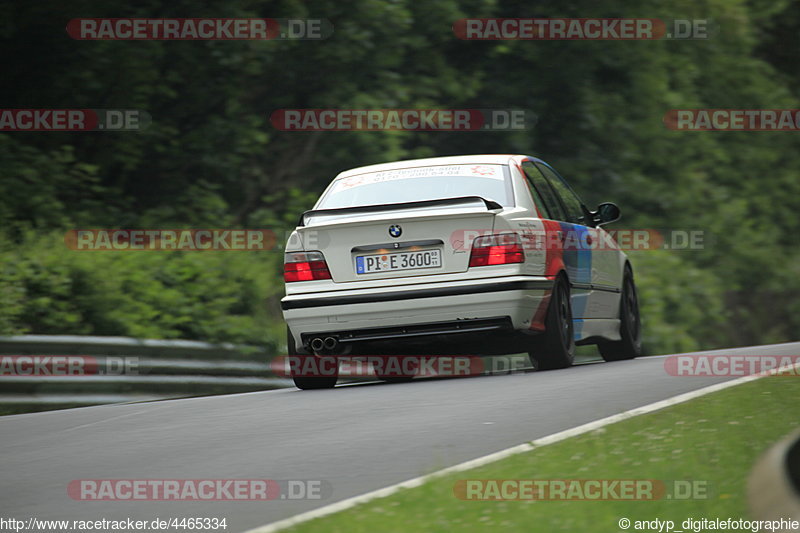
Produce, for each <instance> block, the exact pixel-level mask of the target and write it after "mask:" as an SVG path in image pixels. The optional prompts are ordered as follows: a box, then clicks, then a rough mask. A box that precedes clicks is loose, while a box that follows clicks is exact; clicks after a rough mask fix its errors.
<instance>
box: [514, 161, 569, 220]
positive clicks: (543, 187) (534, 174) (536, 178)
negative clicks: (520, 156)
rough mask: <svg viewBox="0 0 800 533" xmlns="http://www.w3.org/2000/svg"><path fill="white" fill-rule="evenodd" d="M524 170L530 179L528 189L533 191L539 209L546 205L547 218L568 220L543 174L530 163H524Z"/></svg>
mask: <svg viewBox="0 0 800 533" xmlns="http://www.w3.org/2000/svg"><path fill="white" fill-rule="evenodd" d="M522 170H524V171H525V177H527V178H528V179H527V182H528V188H529V189H530V190H531V195H532V196H533V200H534V201H535V202H537V206H538V207H541V206H542V205H544V212H545V216H547V217H549V218H550V219H551V220H566V218H565V215H564V210H563V209H562V208H561V204H560V203H559V201H558V198H557V197H556V194H555V192H553V189H552V188H551V187H550V185H548V183H547V180H545V179H544V176H543V175H542V173H541V172H539V171H538V170H537V169H536V167H535V166H533V163H531V162H530V161H525V162H524V163H522Z"/></svg>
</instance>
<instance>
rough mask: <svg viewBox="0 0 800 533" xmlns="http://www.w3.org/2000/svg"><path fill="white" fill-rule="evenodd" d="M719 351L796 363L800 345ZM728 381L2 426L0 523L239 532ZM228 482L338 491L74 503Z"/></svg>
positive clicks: (576, 375)
mask: <svg viewBox="0 0 800 533" xmlns="http://www.w3.org/2000/svg"><path fill="white" fill-rule="evenodd" d="M710 353H735V354H740V355H741V354H771V355H796V354H798V353H800V343H792V344H780V345H771V346H761V347H750V348H737V349H729V350H717V351H716V352H710ZM728 379H730V378H728ZM720 381H724V379H722V378H702V377H674V376H670V375H669V374H668V373H667V372H666V371H665V369H664V359H663V358H662V357H655V358H642V359H637V360H633V361H623V362H617V363H597V364H585V365H579V366H575V367H573V368H570V369H566V370H557V371H550V372H538V373H537V372H531V373H521V374H511V375H495V376H482V377H475V378H463V379H450V380H418V381H415V382H412V383H405V384H383V383H380V384H357V385H347V386H340V387H337V388H336V389H333V390H323V391H298V390H296V389H284V390H277V391H267V392H257V393H248V394H237V395H229V396H216V397H208V398H194V399H186V400H170V401H162V402H153V403H141V404H126V405H109V406H100V407H88V408H82V409H73V410H69V411H56V412H47V413H33V414H26V415H15V416H8V417H2V418H0V517H3V518H10V517H14V518H17V519H27V518H28V517H37V518H43V519H61V520H63V519H69V520H73V519H74V520H99V519H102V518H106V519H126V518H129V517H130V518H133V519H140V520H152V519H154V518H162V519H166V518H170V517H182V516H186V517H191V516H196V517H219V518H222V517H225V518H226V519H227V524H228V528H227V531H228V532H230V531H234V532H237V531H243V530H245V529H248V528H252V527H256V526H259V525H262V524H265V523H269V522H273V521H276V520H279V519H282V518H286V517H289V516H292V515H294V514H297V513H299V512H302V511H306V510H309V509H313V508H315V507H318V506H322V505H325V504H328V503H332V502H334V501H337V500H340V499H343V498H347V497H350V496H354V495H357V494H361V493H364V492H367V491H370V490H374V489H377V488H381V487H384V486H386V485H390V484H393V483H397V482H400V481H404V480H406V479H409V478H412V477H415V476H418V475H422V474H426V473H429V472H431V471H434V470H437V469H439V468H443V467H446V466H450V465H453V464H457V463H460V462H462V461H466V460H469V459H473V458H475V457H479V456H482V455H485V454H488V453H491V452H494V451H498V450H500V449H503V448H507V447H510V446H513V445H517V444H520V443H523V442H526V441H529V440H532V439H535V438H539V437H543V436H546V435H549V434H551V433H555V432H558V431H561V430H564V429H568V428H571V427H574V426H577V425H580V424H583V423H586V422H590V421H592V420H595V419H598V418H602V417H605V416H609V415H612V414H615V413H619V412H621V411H625V410H628V409H632V408H635V407H639V406H642V405H646V404H648V403H652V402H655V401H658V400H663V399H665V398H669V397H671V396H675V395H677V394H681V393H684V392H688V391H691V390H694V389H698V388H701V387H704V386H707V385H710V384H713V383H719V382H720ZM701 401H702V400H701ZM231 478H236V479H254V478H263V479H276V480H287V479H293V480H324V481H325V482H326V483H327V484H328V486H329V487H330V489H331V490H332V494H331V495H330V497H328V498H326V499H323V500H300V501H290V500H275V501H270V502H241V501H240V502H149V501H135V502H134V501H129V502H98V501H88V502H87V501H79V500H73V499H72V498H70V497H69V495H68V494H67V486H68V484H69V482H70V481H72V480H79V479H231Z"/></svg>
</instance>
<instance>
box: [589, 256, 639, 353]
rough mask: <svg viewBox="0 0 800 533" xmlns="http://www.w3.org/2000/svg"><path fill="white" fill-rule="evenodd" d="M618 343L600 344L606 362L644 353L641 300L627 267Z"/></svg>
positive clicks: (620, 311) (621, 298) (623, 284)
mask: <svg viewBox="0 0 800 533" xmlns="http://www.w3.org/2000/svg"><path fill="white" fill-rule="evenodd" d="M619 321H620V325H619V333H620V336H621V337H622V338H621V339H620V340H618V341H605V342H601V343H598V345H597V347H598V348H599V350H600V355H602V356H603V359H604V360H606V361H622V360H625V359H633V358H634V357H639V356H640V355H641V353H642V339H641V329H642V327H641V321H640V319H639V299H638V297H637V296H636V285H635V284H634V282H633V271H632V270H631V268H630V266H627V265H626V266H625V277H624V278H623V280H622V294H621V295H620V302H619Z"/></svg>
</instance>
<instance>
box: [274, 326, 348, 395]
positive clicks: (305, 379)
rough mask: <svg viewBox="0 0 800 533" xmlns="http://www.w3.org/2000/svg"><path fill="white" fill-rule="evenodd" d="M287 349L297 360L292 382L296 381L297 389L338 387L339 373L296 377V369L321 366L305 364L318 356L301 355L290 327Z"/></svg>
mask: <svg viewBox="0 0 800 533" xmlns="http://www.w3.org/2000/svg"><path fill="white" fill-rule="evenodd" d="M286 347H287V349H288V350H287V351H288V352H289V355H290V356H292V357H296V358H297V366H296V367H291V368H292V369H293V370H292V380H293V381H294V385H295V387H297V388H298V389H302V390H312V389H330V388H333V386H334V385H336V381H337V380H338V379H339V375H338V374H339V373H338V371H337V372H336V373H335V374H334V375H318V376H315V375H296V372H295V368H299V369H303V368H319V367H320V366H321V365H318V364H313V365H306V364H305V359H306V358H309V357H316V356H315V355H308V354H301V353H299V351H298V349H297V346H296V345H295V343H294V336H293V335H292V332H291V331H290V330H289V328H288V326H287V328H286ZM312 374H313V372H312Z"/></svg>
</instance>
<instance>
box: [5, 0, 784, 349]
mask: <svg viewBox="0 0 800 533" xmlns="http://www.w3.org/2000/svg"><path fill="white" fill-rule="evenodd" d="M8 9H9V13H8V20H11V21H14V23H13V24H11V23H6V24H4V25H3V26H2V28H0V35H2V38H3V39H4V46H3V47H0V59H2V62H3V64H4V65H6V70H7V71H9V72H14V73H15V78H14V83H13V84H6V85H4V86H3V87H0V96H1V97H2V98H0V99H2V101H3V102H5V104H4V105H5V106H6V107H8V108H14V107H16V108H41V107H61V108H63V107H84V108H138V109H142V110H144V111H147V112H148V113H149V114H150V115H151V116H152V118H153V121H152V124H151V125H150V127H149V128H148V129H146V130H144V131H141V132H137V133H115V134H112V133H81V134H78V133H25V134H4V135H0V228H1V229H2V231H3V232H4V233H5V242H4V243H3V246H4V248H3V249H4V251H3V255H4V257H6V258H8V259H9V260H12V262H11V263H9V262H5V263H4V266H3V269H2V272H3V275H2V279H0V294H2V297H3V300H4V303H5V302H7V305H5V306H4V308H3V309H2V310H0V333H9V332H17V331H29V332H32V333H44V332H59V333H87V332H90V333H96V334H112V333H113V334H131V335H143V336H158V337H167V338H173V337H177V336H186V337H189V338H201V339H204V340H211V338H213V339H214V340H236V339H243V338H249V339H259V338H262V337H263V335H265V334H264V333H263V332H265V331H272V330H278V329H280V324H279V322H280V314H279V312H278V310H277V298H278V294H279V293H280V292H281V289H280V285H281V280H280V276H279V268H278V267H277V266H276V265H277V263H278V262H279V258H278V255H279V254H271V255H268V254H261V255H259V254H255V253H254V254H252V255H248V254H245V253H235V254H229V255H225V256H224V257H218V256H215V255H213V254H211V253H206V252H203V253H198V252H195V253H186V254H164V253H154V254H147V253H111V254H108V255H103V254H102V253H78V252H71V251H68V250H66V249H65V248H64V247H63V245H62V244H58V243H57V242H56V241H57V240H58V239H57V238H56V236H57V235H61V234H63V232H64V231H65V230H66V229H67V228H73V227H107V228H136V227H142V228H144V227H217V228H221V227H269V228H271V229H274V230H276V231H278V232H281V231H282V230H284V229H287V228H290V227H292V226H293V225H294V222H295V220H296V217H297V215H298V213H299V212H300V211H302V210H304V209H308V208H309V207H310V206H311V205H312V204H313V202H314V200H315V198H316V196H317V195H318V194H319V192H321V190H322V189H323V187H324V186H325V185H326V184H327V183H328V182H329V180H330V179H331V177H332V176H334V175H335V174H336V173H337V172H339V171H341V170H344V169H346V168H350V167H354V166H360V165H365V164H370V163H376V162H382V161H389V160H396V159H406V158H414V157H427V156H434V155H449V154H459V153H491V152H498V153H511V152H522V153H529V154H532V155H539V156H541V157H543V158H544V159H546V160H548V161H549V162H551V163H553V165H554V166H555V167H556V168H558V169H559V170H560V171H561V172H562V173H563V174H564V175H565V176H566V177H567V178H568V179H569V180H570V182H571V183H573V185H574V186H575V188H576V190H577V191H578V192H579V194H580V195H581V196H582V197H583V198H584V200H585V201H586V202H587V203H588V204H590V205H593V204H596V203H598V202H600V201H606V200H612V201H615V202H616V203H618V204H619V205H620V206H621V208H622V211H623V216H624V219H623V221H622V222H620V224H619V227H625V228H635V227H646V228H657V229H662V228H663V229H681V230H697V229H699V230H703V231H705V232H706V234H707V235H708V236H709V239H710V240H708V242H709V245H708V246H707V247H706V249H705V250H703V251H702V252H696V251H684V252H676V253H674V254H673V253H671V252H642V253H641V254H636V257H634V258H632V261H633V263H634V267H635V268H636V274H637V277H638V280H639V284H640V290H641V292H642V295H643V300H644V302H645V303H644V311H645V316H644V317H643V319H644V324H645V327H646V330H645V332H646V341H647V342H646V348H647V350H648V351H650V352H664V351H674V350H684V349H695V348H710V347H715V346H721V345H732V344H751V343H761V342H774V341H786V340H791V339H797V338H798V333H797V332H798V331H800V313H798V305H800V303H798V300H800V299H798V298H796V296H797V295H798V294H800V275H799V274H800V270H799V269H800V266H798V265H800V250H799V249H798V248H799V247H798V246H797V244H798V242H799V241H798V238H797V235H799V234H800V217H798V216H796V214H797V213H798V212H800V179H798V176H799V175H800V138H798V136H797V135H796V134H791V133H789V134H787V133H734V132H727V133H702V132H676V131H670V130H668V129H666V128H665V127H664V125H663V122H662V118H663V116H664V114H665V113H666V112H667V111H668V110H670V109H674V108H699V107H709V108H800V101H798V97H797V94H798V93H797V90H796V89H797V88H798V87H800V75H798V73H797V71H796V69H794V68H793V67H794V63H793V61H794V60H795V58H796V55H797V52H798V50H797V47H796V45H793V46H794V48H793V49H792V48H790V47H789V48H787V44H786V43H795V42H796V39H795V38H794V37H793V36H794V35H796V33H797V29H798V25H800V8H798V4H797V3H796V2H790V1H788V0H781V1H778V2H768V1H766V0H749V1H744V0H736V1H731V0H707V1H706V2H702V3H697V2H695V1H693V0H676V1H675V2H671V3H669V4H665V3H663V2H656V1H655V0H645V1H644V2H632V1H630V0H605V1H603V2H596V1H594V0H577V1H574V2H571V3H569V5H562V4H552V5H550V4H547V5H545V4H542V5H539V6H537V7H536V8H535V9H534V10H533V12H532V11H531V9H532V8H531V7H530V5H529V3H526V2H521V1H514V0H512V1H509V2H497V1H494V0H440V1H437V2H434V3H430V2H415V1H413V0H398V1H394V2H382V1H378V0H356V1H354V2H349V3H342V2H337V1H334V0H313V1H311V2H298V1H296V0H287V1H281V2H277V1H267V0H231V1H227V2H224V3H223V2H219V1H212V2H206V3H205V4H203V5H198V4H196V3H194V2H190V1H188V0H178V1H175V2H155V1H153V2H146V3H143V4H140V5H136V6H131V5H129V4H128V3H124V2H122V1H121V0H108V1H105V2H99V1H97V0H78V1H77V2H73V3H71V4H63V3H56V2H50V1H44V2H28V3H17V4H15V5H13V6H9V8H8ZM90 13H91V14H92V16H97V17H101V16H122V15H120V14H124V16H129V17H169V16H172V17H174V16H193V17H204V16H208V17H217V16H232V17H233V16H236V17H264V16H270V17H276V18H278V17H294V18H300V17H324V18H327V19H329V20H330V21H331V22H332V23H333V26H334V29H335V31H334V33H333V35H332V36H331V37H330V38H329V39H327V40H324V41H291V40H284V41H281V40H278V41H268V42H248V41H205V42H200V41H196V42H172V41H151V42H118V41H117V42H115V41H75V40H72V39H70V38H69V37H68V36H67V35H66V33H65V32H64V26H65V23H66V21H67V20H69V19H70V18H73V17H79V16H87V14H90ZM532 14H535V15H536V16H545V17H546V16H554V17H565V16H573V17H591V16H598V17H616V16H636V17H658V18H662V19H665V20H668V19H674V18H681V19H688V18H711V19H713V20H714V21H715V23H716V25H717V26H718V27H719V32H718V34H716V35H715V36H714V37H713V38H711V39H708V40H697V41H668V40H663V41H538V42H537V41H482V42H470V41H461V40H458V39H456V38H455V37H454V35H453V33H452V24H453V22H454V21H455V20H457V19H459V18H462V17H491V16H508V17H522V16H530V15H532ZM314 107H317V108H327V107H333V108H369V107H377V108H387V107H394V108H403V107H412V108H413V107H419V108H432V107H433V108H435V107H441V108H494V107H499V108H503V107H505V108H518V109H520V108H521V109H527V110H530V111H532V112H534V113H535V114H536V115H537V117H538V122H537V124H536V126H535V128H533V129H530V130H527V131H521V132H508V133H500V132H487V133H455V134H449V133H432V132H353V133H345V132H326V133H292V132H281V131H278V130H276V129H274V128H273V127H272V126H271V125H270V122H269V116H270V114H271V113H272V112H273V111H274V110H276V109H281V108H314ZM106 270H107V271H108V272H109V273H113V278H110V277H104V276H103V274H104V273H105V271H106ZM256 300H258V301H256ZM243 302H244V303H243ZM202 310H206V312H207V313H208V315H206V316H205V317H202V316H201V315H202ZM209 336H210V337H209Z"/></svg>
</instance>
